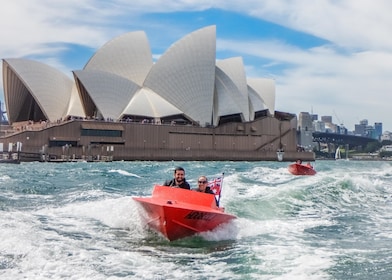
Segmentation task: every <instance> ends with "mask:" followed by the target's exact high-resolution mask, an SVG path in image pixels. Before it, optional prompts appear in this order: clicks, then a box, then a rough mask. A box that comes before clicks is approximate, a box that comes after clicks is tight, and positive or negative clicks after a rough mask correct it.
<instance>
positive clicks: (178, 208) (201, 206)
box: [133, 185, 237, 241]
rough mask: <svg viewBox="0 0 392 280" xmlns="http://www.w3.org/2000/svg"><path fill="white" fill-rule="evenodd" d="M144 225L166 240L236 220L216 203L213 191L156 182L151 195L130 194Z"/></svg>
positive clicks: (207, 229) (211, 228)
mask: <svg viewBox="0 0 392 280" xmlns="http://www.w3.org/2000/svg"><path fill="white" fill-rule="evenodd" d="M133 199H134V200H135V201H136V202H137V203H138V204H139V205H140V206H141V209H142V210H144V211H143V212H142V213H141V214H142V215H141V216H142V217H144V218H146V223H147V225H148V226H149V227H150V228H152V229H153V230H155V231H157V232H160V233H162V234H163V235H164V236H165V237H166V238H167V239H169V240H170V241H173V240H176V239H180V238H184V237H187V236H191V235H194V234H196V233H200V232H204V231H210V230H213V229H214V228H216V227H217V226H219V225H221V224H224V223H227V222H229V221H230V220H233V219H236V218H237V217H236V216H234V215H230V214H227V213H225V212H224V209H223V208H221V207H217V206H216V201H215V196H214V195H213V194H208V193H201V192H196V191H192V190H186V189H181V188H173V187H167V186H159V185H156V186H155V187H154V190H153V192H152V196H151V197H133Z"/></svg>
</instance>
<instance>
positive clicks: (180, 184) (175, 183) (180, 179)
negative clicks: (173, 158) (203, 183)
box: [163, 166, 191, 190]
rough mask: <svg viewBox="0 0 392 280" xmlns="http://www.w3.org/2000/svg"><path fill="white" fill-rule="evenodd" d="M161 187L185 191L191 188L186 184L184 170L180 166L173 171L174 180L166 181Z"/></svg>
mask: <svg viewBox="0 0 392 280" xmlns="http://www.w3.org/2000/svg"><path fill="white" fill-rule="evenodd" d="M163 185H164V186H169V187H177V188H181V189H187V190H190V189H191V186H190V185H189V184H188V182H187V181H186V179H185V169H184V168H182V167H181V166H178V167H176V168H175V169H174V178H173V179H171V180H166V182H165V183H163Z"/></svg>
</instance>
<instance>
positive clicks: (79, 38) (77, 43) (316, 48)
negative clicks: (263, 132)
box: [0, 0, 392, 131]
mask: <svg viewBox="0 0 392 280" xmlns="http://www.w3.org/2000/svg"><path fill="white" fill-rule="evenodd" d="M2 2H3V3H2V4H1V9H0V37H1V41H0V58H2V59H3V58H22V57H23V58H30V59H34V60H38V61H41V62H43V63H46V64H49V65H51V66H53V67H55V68H57V69H59V70H61V71H62V72H64V73H66V74H68V75H69V76H71V71H72V70H79V69H82V68H83V67H84V65H85V64H86V63H87V61H88V60H89V58H90V57H91V56H92V55H93V54H94V52H95V51H96V50H97V49H99V48H100V47H101V46H102V45H103V44H105V43H106V42H107V41H109V40H111V39H113V38H114V37H116V36H118V35H121V34H123V33H126V32H130V31H136V30H143V31H145V32H146V34H147V37H148V39H149V42H150V46H151V50H152V53H153V55H154V58H155V59H158V58H159V56H160V55H162V54H163V53H164V52H165V51H166V50H167V49H168V48H169V47H170V46H171V45H172V44H173V43H175V42H176V41H177V40H179V39H181V38H182V37H184V36H185V35H187V34H188V33H190V32H193V31H195V30H197V29H199V28H202V27H205V26H208V25H216V30H217V59H225V58H229V57H235V56H241V57H242V58H243V61H244V64H245V68H246V75H247V76H248V77H267V78H273V79H275V81H276V103H275V109H276V110H278V111H284V112H289V113H294V114H297V115H298V114H299V113H300V112H313V113H315V114H318V115H319V117H320V116H324V115H330V116H332V117H333V121H334V122H335V123H338V124H340V123H343V124H344V125H345V127H347V128H348V129H349V130H353V129H354V125H355V124H357V123H359V121H360V120H363V119H367V120H368V121H369V124H371V125H373V124H374V123H375V122H382V123H383V128H384V130H389V131H392V118H391V107H392V106H391V104H392V93H391V90H392V79H390V76H391V74H392V36H391V30H392V29H391V28H392V17H391V16H390V11H391V10H392V1H388V0H384V1H383V0H372V1H370V0H340V1H336V0H330V1H328V0H317V1H308V0H291V1H290V0H243V1H238V0H232V1H231V0H221V1H213V0H209V1H204V0H183V1H170V0H168V1H163V0H151V1H150V0H143V1H138V0H133V1H128V0H56V1H52V0H34V1H31V0H12V1H2ZM0 71H1V69H0ZM1 75H2V73H1ZM0 99H1V100H4V94H3V81H2V80H1V81H0Z"/></svg>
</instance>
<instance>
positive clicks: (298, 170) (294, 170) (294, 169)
mask: <svg viewBox="0 0 392 280" xmlns="http://www.w3.org/2000/svg"><path fill="white" fill-rule="evenodd" d="M288 169H289V172H290V173H291V174H294V175H315V174H316V173H317V172H316V170H314V168H313V166H312V165H310V164H308V163H307V164H302V163H293V164H290V165H289V167H288Z"/></svg>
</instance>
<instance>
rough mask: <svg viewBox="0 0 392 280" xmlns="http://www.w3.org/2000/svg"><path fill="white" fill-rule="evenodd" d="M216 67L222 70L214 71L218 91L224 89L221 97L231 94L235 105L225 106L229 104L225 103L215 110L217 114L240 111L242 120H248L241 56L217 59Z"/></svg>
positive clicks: (246, 93)
mask: <svg viewBox="0 0 392 280" xmlns="http://www.w3.org/2000/svg"><path fill="white" fill-rule="evenodd" d="M216 67H217V68H218V69H219V70H221V71H222V72H221V71H216V87H217V90H218V92H220V91H224V92H225V94H224V96H222V98H228V96H231V98H232V99H233V100H234V101H235V103H236V106H235V107H232V108H227V107H229V106H227V105H226V104H225V106H223V107H224V108H220V110H219V111H218V112H217V113H218V115H219V116H224V115H229V114H238V113H240V114H242V116H243V118H244V121H249V99H248V87H247V84H246V75H245V68H244V64H243V61H242V58H241V57H233V58H229V59H225V60H218V61H217V62H216ZM223 73H224V74H223ZM218 86H219V88H218ZM221 107H222V106H221ZM225 109H226V110H225ZM228 109H231V110H228ZM225 111H226V112H225ZM236 111H237V112H236ZM214 119H215V118H214Z"/></svg>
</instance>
